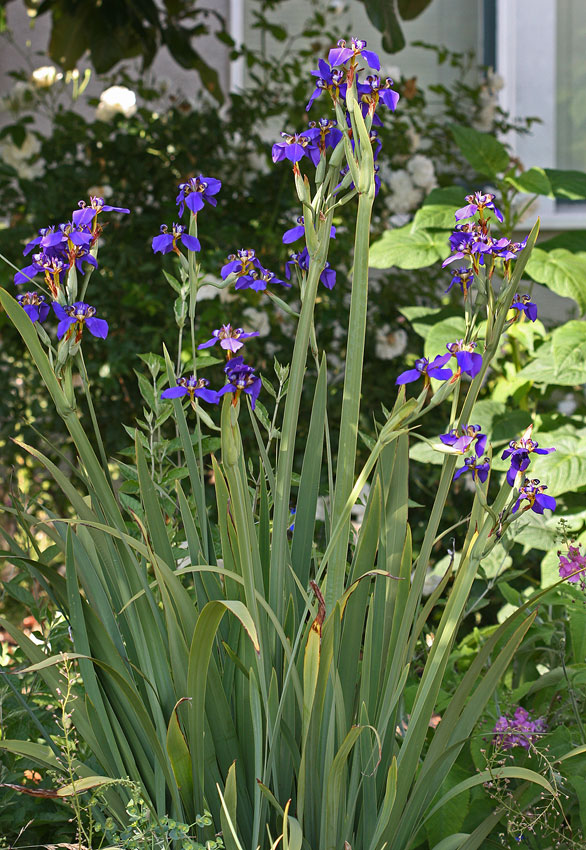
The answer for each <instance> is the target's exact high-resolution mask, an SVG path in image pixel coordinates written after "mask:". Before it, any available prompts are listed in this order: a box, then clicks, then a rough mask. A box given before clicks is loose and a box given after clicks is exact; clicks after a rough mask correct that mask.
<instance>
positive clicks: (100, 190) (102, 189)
mask: <svg viewBox="0 0 586 850" xmlns="http://www.w3.org/2000/svg"><path fill="white" fill-rule="evenodd" d="M87 193H88V195H89V196H90V198H104V200H108V198H111V197H112V195H113V194H114V189H113V188H112V187H111V186H108V184H107V183H106V184H105V185H104V186H90V187H89V189H88V190H87Z"/></svg>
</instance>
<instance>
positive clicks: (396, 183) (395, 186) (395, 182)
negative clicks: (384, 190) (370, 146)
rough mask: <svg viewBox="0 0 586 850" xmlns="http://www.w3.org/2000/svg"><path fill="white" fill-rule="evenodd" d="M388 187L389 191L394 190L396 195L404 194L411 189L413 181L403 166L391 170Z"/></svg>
mask: <svg viewBox="0 0 586 850" xmlns="http://www.w3.org/2000/svg"><path fill="white" fill-rule="evenodd" d="M389 187H390V189H391V192H395V194H397V195H401V194H403V193H405V194H406V193H407V192H411V191H413V182H412V180H411V177H410V176H409V174H408V173H407V172H406V171H405V169H404V168H398V169H397V170H396V171H393V172H391V176H390V177H389Z"/></svg>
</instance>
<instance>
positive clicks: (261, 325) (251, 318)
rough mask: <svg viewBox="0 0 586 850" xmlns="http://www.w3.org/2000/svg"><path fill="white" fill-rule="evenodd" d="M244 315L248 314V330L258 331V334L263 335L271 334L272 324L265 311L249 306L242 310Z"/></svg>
mask: <svg viewBox="0 0 586 850" xmlns="http://www.w3.org/2000/svg"><path fill="white" fill-rule="evenodd" d="M242 315H243V316H246V325H247V327H246V330H249V329H250V330H253V331H258V335H259V336H261V337H262V336H268V335H269V334H270V332H271V325H270V322H269V320H268V317H267V314H266V313H265V312H264V311H262V310H255V309H254V307H247V308H246V310H243V311H242Z"/></svg>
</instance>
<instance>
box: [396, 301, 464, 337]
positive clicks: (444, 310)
mask: <svg viewBox="0 0 586 850" xmlns="http://www.w3.org/2000/svg"><path fill="white" fill-rule="evenodd" d="M399 311H400V312H401V313H402V314H403V316H405V318H406V319H408V320H409V322H410V323H411V326H412V328H413V330H414V331H415V333H416V334H419V336H422V337H423V338H424V339H425V337H426V336H427V335H428V333H429V332H430V330H431V329H432V327H433V326H434V325H436V324H438V323H439V322H443V321H445V320H450V319H454V318H459V315H460V314H459V313H456V312H455V311H454V309H453V307H419V306H415V307H399Z"/></svg>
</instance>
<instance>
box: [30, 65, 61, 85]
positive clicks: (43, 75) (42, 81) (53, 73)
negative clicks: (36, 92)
mask: <svg viewBox="0 0 586 850" xmlns="http://www.w3.org/2000/svg"><path fill="white" fill-rule="evenodd" d="M62 76H63V75H62V74H58V73H57V68H55V67H54V66H53V65H41V67H40V68H35V70H34V71H33V72H32V74H31V83H32V84H33V85H34V86H36V87H37V88H38V89H48V88H50V87H51V86H52V85H53V84H54V83H55V82H56V81H57V80H59V79H61V77H62Z"/></svg>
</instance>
